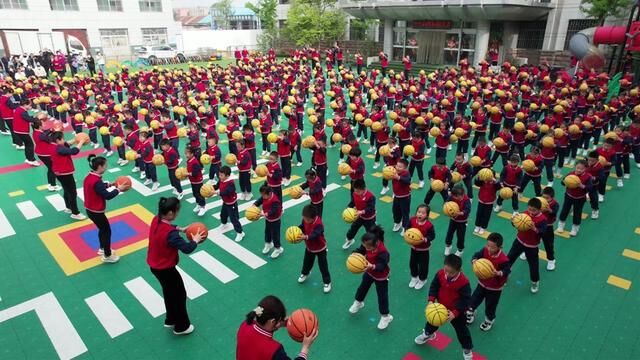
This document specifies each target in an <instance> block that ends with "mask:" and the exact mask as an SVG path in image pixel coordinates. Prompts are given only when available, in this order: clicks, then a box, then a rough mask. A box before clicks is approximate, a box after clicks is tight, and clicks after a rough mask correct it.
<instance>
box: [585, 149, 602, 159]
mask: <svg viewBox="0 0 640 360" xmlns="http://www.w3.org/2000/svg"><path fill="white" fill-rule="evenodd" d="M587 157H590V158H592V159H598V158H599V157H600V154H598V152H597V151H595V150H593V151H589V154H587Z"/></svg>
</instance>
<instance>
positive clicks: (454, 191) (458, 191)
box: [451, 186, 464, 196]
mask: <svg viewBox="0 0 640 360" xmlns="http://www.w3.org/2000/svg"><path fill="white" fill-rule="evenodd" d="M460 195H464V189H463V188H462V187H461V186H454V187H453V188H452V189H451V196H460Z"/></svg>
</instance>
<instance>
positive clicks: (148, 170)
mask: <svg viewBox="0 0 640 360" xmlns="http://www.w3.org/2000/svg"><path fill="white" fill-rule="evenodd" d="M144 173H145V175H147V179H150V180H151V181H153V182H158V174H157V172H156V166H155V165H153V163H144Z"/></svg>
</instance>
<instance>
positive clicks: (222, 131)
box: [218, 108, 227, 134]
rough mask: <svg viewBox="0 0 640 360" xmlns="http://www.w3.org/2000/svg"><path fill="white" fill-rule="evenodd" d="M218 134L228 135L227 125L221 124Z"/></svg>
mask: <svg viewBox="0 0 640 360" xmlns="http://www.w3.org/2000/svg"><path fill="white" fill-rule="evenodd" d="M223 109H224V108H223ZM218 132H219V133H220V134H224V133H226V132H227V125H225V124H220V125H218Z"/></svg>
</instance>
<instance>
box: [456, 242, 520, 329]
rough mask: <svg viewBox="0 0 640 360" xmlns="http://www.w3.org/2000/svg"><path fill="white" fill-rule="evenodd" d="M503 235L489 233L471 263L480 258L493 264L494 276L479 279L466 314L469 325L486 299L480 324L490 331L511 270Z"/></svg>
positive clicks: (482, 327)
mask: <svg viewBox="0 0 640 360" xmlns="http://www.w3.org/2000/svg"><path fill="white" fill-rule="evenodd" d="M502 243H503V239H502V235H500V234H499V233H497V232H494V233H491V234H489V236H488V237H487V244H486V245H485V247H483V248H482V249H481V250H480V251H478V252H477V253H475V254H473V257H472V258H471V263H472V264H475V262H476V261H477V260H478V259H487V260H489V261H491V264H492V265H493V270H494V272H493V276H491V277H490V278H488V279H478V286H476V289H475V290H474V291H473V294H472V295H471V301H470V302H469V308H468V309H467V311H466V313H465V315H466V318H467V325H471V324H473V321H474V320H475V318H476V309H477V308H478V306H480V304H482V302H483V301H484V302H485V303H484V315H485V318H484V321H483V322H482V324H480V330H482V331H489V330H491V327H492V326H493V323H494V322H495V321H496V309H497V308H498V302H499V301H500V296H501V295H502V289H503V288H504V285H505V284H506V283H507V278H508V277H509V273H510V272H511V265H510V264H509V258H508V257H507V255H506V254H505V253H504V252H503V251H502Z"/></svg>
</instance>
